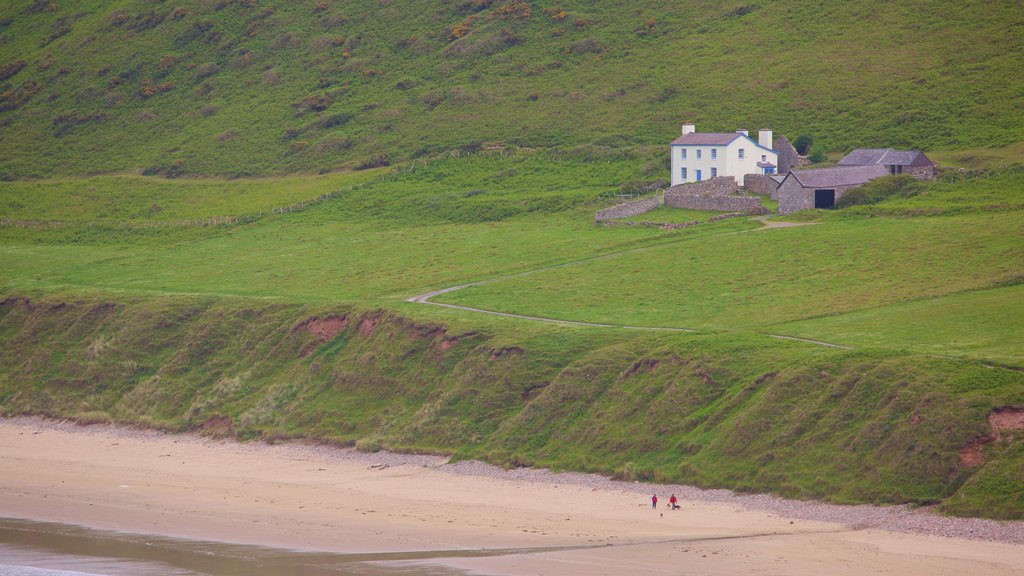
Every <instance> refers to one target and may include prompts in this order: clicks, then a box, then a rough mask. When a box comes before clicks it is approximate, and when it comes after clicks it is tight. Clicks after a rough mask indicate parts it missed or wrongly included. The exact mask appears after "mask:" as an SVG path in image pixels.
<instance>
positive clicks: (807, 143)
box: [793, 134, 814, 156]
mask: <svg viewBox="0 0 1024 576" xmlns="http://www.w3.org/2000/svg"><path fill="white" fill-rule="evenodd" d="M813 142H814V139H813V138H811V137H810V136H808V135H807V134H801V135H799V136H797V137H796V140H794V141H793V148H796V153H797V154H800V155H801V156H803V155H804V154H807V151H808V150H810V149H811V144H812V143H813Z"/></svg>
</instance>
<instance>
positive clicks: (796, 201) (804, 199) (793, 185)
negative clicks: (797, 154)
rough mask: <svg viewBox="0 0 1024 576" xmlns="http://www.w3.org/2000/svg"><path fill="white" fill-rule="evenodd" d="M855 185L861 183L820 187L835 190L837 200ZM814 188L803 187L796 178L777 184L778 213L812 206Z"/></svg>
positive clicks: (791, 211)
mask: <svg viewBox="0 0 1024 576" xmlns="http://www.w3.org/2000/svg"><path fill="white" fill-rule="evenodd" d="M857 186H861V184H851V185H848V186H829V187H828V188H824V187H823V188H820V189H822V190H835V191H836V202H839V199H840V198H842V197H843V194H845V193H846V191H847V190H849V189H851V188H856V187H857ZM814 190H815V189H814V188H804V187H803V186H801V185H800V183H799V182H797V181H796V178H786V180H785V181H783V182H782V185H781V186H779V193H778V194H779V214H791V213H793V212H799V211H800V210H810V209H812V208H814Z"/></svg>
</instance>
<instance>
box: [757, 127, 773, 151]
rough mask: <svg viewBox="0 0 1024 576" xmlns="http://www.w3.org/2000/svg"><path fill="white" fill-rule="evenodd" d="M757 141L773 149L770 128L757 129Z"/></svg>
mask: <svg viewBox="0 0 1024 576" xmlns="http://www.w3.org/2000/svg"><path fill="white" fill-rule="evenodd" d="M757 143H758V144H760V145H761V146H764V147H765V148H767V149H769V150H772V149H773V148H772V131H771V130H769V129H768V128H762V129H760V130H758V131H757Z"/></svg>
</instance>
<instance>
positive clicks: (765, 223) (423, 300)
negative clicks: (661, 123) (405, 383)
mask: <svg viewBox="0 0 1024 576" xmlns="http://www.w3.org/2000/svg"><path fill="white" fill-rule="evenodd" d="M751 220H753V221H756V222H760V223H761V225H762V226H761V228H755V229H754V230H740V231H738V232H724V233H722V234H715V235H713V236H703V237H701V238H699V239H704V238H715V237H718V236H732V235H735V234H746V233H749V232H761V231H764V230H772V229H776V228H792V227H797V226H811V225H814V224H817V222H775V221H769V220H768V216H757V217H755V218H751ZM697 239H698V238H676V239H673V240H669V241H666V242H659V243H657V244H652V245H649V246H644V247H642V248H632V249H630V250H621V251H619V252H611V253H609V254H601V255H599V256H592V257H590V258H583V259H582V260H573V261H572V262H565V263H562V264H556V265H554V266H545V267H543V268H536V269H533V270H527V271H525V272H518V273H516V274H508V275H505V276H498V277H495V278H489V279H487V280H480V281H478V282H470V283H468V284H460V285H458V286H449V287H448V288H441V289H440V290H434V291H431V292H425V293H423V294H418V295H416V296H413V297H411V298H406V300H405V301H406V302H413V303H415V304H429V305H431V306H440V307H442V308H451V309H453V310H463V311H466V312H474V313H477V314H489V315H491V316H501V317H504V318H516V319H519V320H529V321H533V322H546V323H549V324H560V325H563V326H588V327H596V328H625V329H628V330H650V331H661V332H666V331H667V332H698V330H697V329H695V328H681V327H673V326H632V325H629V324H603V323H598V322H579V321H576V320H562V319H559V318H548V317H545V316H527V315H524V314H512V313H510V312H499V311H497V310H487V309H484V308H474V307H472V306H462V305H459V304H446V303H443V302H432V301H431V298H434V297H435V296H440V295H442V294H448V293H449V292H455V291H458V290H462V289H464V288H470V287H472V286H483V285H485V284H493V283H495V282H501V281H504V280H510V279H512V278H521V277H523V276H529V275H530V274H537V273H539V272H546V271H548V270H557V269H559V268H567V267H569V266H579V265H581V264H588V263H590V262H595V261H598V260H605V259H608V258H618V257H619V256H625V255H627V254H636V253H638V252H646V251H648V250H653V249H655V248H660V247H662V246H665V245H667V244H674V243H676V242H683V241H687V240H697ZM768 336H770V337H772V338H778V339H780V340H794V341H798V342H805V343H807V344H815V345H818V346H825V347H829V348H841V349H844V350H853V348H850V347H849V346H842V345H839V344H832V343H829V342H822V341H820V340H810V339H807V338H797V337H795V336H784V335H782V334H768Z"/></svg>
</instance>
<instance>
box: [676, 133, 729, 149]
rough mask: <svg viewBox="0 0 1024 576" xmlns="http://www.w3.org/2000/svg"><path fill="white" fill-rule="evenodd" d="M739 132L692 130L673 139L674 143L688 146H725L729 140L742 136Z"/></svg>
mask: <svg viewBox="0 0 1024 576" xmlns="http://www.w3.org/2000/svg"><path fill="white" fill-rule="evenodd" d="M742 136H743V135H742V134H739V133H737V132H691V133H689V134H683V135H682V136H680V137H679V138H676V139H675V140H673V141H672V145H673V146H675V145H678V144H682V145H687V146H725V145H726V144H728V143H729V142H732V141H733V140H735V139H737V138H740V137H742Z"/></svg>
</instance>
